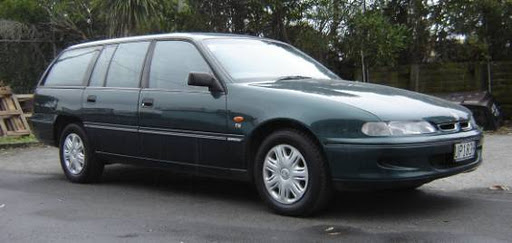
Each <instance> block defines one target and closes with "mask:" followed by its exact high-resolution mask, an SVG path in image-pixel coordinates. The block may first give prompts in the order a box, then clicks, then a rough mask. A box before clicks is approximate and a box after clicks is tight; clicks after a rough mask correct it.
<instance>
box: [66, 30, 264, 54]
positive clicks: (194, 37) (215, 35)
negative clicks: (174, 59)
mask: <svg viewBox="0 0 512 243" xmlns="http://www.w3.org/2000/svg"><path fill="white" fill-rule="evenodd" d="M172 38H176V39H189V40H197V41H199V40H203V39H210V38H226V39H229V38H248V39H260V40H263V39H265V40H270V39H266V38H261V37H257V36H251V35H241V34H228V33H200V32H198V33H167V34H156V35H141V36H132V37H123V38H114V39H106V40H99V41H91V42H85V43H81V44H77V45H73V46H70V47H68V48H67V49H68V50H70V49H77V48H83V47H92V46H99V45H107V44H116V43H122V42H133V41H144V40H158V39H172Z"/></svg>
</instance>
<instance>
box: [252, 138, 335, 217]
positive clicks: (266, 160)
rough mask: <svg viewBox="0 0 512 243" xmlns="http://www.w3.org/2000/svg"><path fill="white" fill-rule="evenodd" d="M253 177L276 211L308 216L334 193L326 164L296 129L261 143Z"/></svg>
mask: <svg viewBox="0 0 512 243" xmlns="http://www.w3.org/2000/svg"><path fill="white" fill-rule="evenodd" d="M254 177H255V181H256V186H257V188H258V192H259V194H260V196H261V197H262V198H263V200H264V201H265V203H266V204H267V205H268V206H269V207H270V208H271V209H272V210H274V211H275V212H277V213H279V214H283V215H291V216H306V215H309V214H312V213H314V212H316V211H318V210H320V209H322V208H323V207H324V206H325V205H326V204H327V202H328V199H329V197H330V194H331V186H330V179H329V176H328V171H327V165H326V162H325V159H324V158H323V156H322V153H321V151H320V149H319V148H318V146H317V145H316V144H315V142H314V141H313V140H312V139H311V138H310V137H309V136H308V135H307V134H305V133H303V132H301V131H297V130H281V131H277V132H275V133H273V134H271V135H270V136H268V137H267V138H266V139H265V140H264V141H263V143H262V144H261V146H260V148H259V150H258V153H257V155H256V160H255V168H254Z"/></svg>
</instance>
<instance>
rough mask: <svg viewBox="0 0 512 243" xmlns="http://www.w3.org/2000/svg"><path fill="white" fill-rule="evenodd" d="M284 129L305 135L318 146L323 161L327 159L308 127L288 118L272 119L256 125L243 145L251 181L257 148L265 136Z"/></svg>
mask: <svg viewBox="0 0 512 243" xmlns="http://www.w3.org/2000/svg"><path fill="white" fill-rule="evenodd" d="M284 129H295V130H299V131H302V132H304V133H306V134H307V135H308V136H309V137H310V138H311V139H312V140H313V141H314V142H315V144H316V145H317V146H318V148H319V149H320V151H321V153H322V156H323V157H324V159H327V156H326V154H325V151H324V147H323V146H322V143H321V141H320V139H319V138H318V136H317V135H316V134H315V133H313V131H311V129H310V128H309V127H308V126H306V125H305V124H303V123H302V122H300V121H297V120H294V119H289V118H277V119H272V120H269V121H265V122H263V123H261V124H260V125H258V126H257V127H256V128H254V130H253V131H252V132H251V133H250V134H249V136H248V139H247V142H246V145H245V151H246V153H245V161H246V164H247V171H248V172H249V175H250V178H251V180H252V179H253V176H252V175H253V168H254V160H255V156H256V153H257V152H258V148H259V147H260V145H261V143H262V142H263V140H264V139H265V138H266V137H267V136H269V135H270V134H272V133H273V132H275V131H278V130H284ZM326 165H327V166H328V163H326ZM328 171H330V170H328Z"/></svg>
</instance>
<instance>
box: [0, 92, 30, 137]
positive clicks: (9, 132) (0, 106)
mask: <svg viewBox="0 0 512 243" xmlns="http://www.w3.org/2000/svg"><path fill="white" fill-rule="evenodd" d="M30 134H31V132H30V127H29V125H28V122H27V119H26V118H25V115H24V114H23V110H22V109H21V106H20V103H19V102H18V99H17V98H16V96H15V95H13V93H12V91H11V89H10V88H9V87H5V86H4V87H0V136H23V135H30Z"/></svg>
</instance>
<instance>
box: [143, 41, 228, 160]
mask: <svg viewBox="0 0 512 243" xmlns="http://www.w3.org/2000/svg"><path fill="white" fill-rule="evenodd" d="M149 66H150V69H149V78H148V84H147V88H145V89H143V90H142V92H141V104H143V106H141V108H140V130H139V131H140V136H141V146H142V155H143V156H144V157H147V158H150V159H153V160H158V161H167V162H180V163H179V164H182V163H187V164H189V165H190V164H196V165H197V164H200V165H209V166H212V165H213V166H220V167H228V165H226V164H224V163H225V162H226V160H225V159H224V156H227V155H226V137H225V136H224V134H225V132H226V95H225V93H223V92H222V93H218V92H217V93H212V92H210V91H209V90H208V88H207V87H197V86H189V85H188V84H187V81H188V75H189V73H190V72H207V73H212V71H211V69H210V67H209V65H208V64H207V62H206V61H205V59H204V58H203V56H202V55H201V53H200V52H199V51H198V49H196V47H195V45H194V44H192V43H190V42H187V41H179V40H169V41H157V42H156V44H155V47H154V51H153V57H152V60H151V61H150V65H149Z"/></svg>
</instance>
